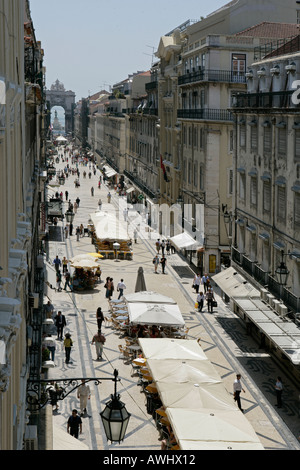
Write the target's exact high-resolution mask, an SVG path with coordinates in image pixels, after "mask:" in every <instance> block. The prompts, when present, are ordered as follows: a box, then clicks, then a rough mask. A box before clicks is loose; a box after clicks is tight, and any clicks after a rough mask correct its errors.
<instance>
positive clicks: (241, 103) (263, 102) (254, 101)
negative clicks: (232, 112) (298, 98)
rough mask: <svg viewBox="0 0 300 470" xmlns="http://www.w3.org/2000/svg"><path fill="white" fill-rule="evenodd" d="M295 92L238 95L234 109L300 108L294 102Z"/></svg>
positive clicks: (235, 98) (234, 102)
mask: <svg viewBox="0 0 300 470" xmlns="http://www.w3.org/2000/svg"><path fill="white" fill-rule="evenodd" d="M293 93H294V90H288V91H273V92H261V93H236V94H234V95H233V108H272V109H273V108H299V105H297V104H294V103H293V102H292V94H293Z"/></svg>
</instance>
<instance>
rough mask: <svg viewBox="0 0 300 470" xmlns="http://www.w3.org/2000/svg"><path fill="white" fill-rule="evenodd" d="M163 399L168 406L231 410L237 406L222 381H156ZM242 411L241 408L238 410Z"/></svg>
mask: <svg viewBox="0 0 300 470" xmlns="http://www.w3.org/2000/svg"><path fill="white" fill-rule="evenodd" d="M156 386H157V390H158V392H159V396H160V399H161V401H162V402H163V404H164V406H165V407H166V408H185V409H194V408H195V404H197V405H196V406H197V407H199V408H206V409H208V410H231V411H235V410H236V409H237V408H236V406H235V404H234V402H233V399H232V396H230V395H229V393H228V392H227V391H226V389H225V387H224V385H223V384H222V383H200V382H199V383H194V382H184V383H176V386H175V384H174V383H169V382H156ZM238 411H239V412H240V410H238Z"/></svg>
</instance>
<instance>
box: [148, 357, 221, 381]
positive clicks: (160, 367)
mask: <svg viewBox="0 0 300 470" xmlns="http://www.w3.org/2000/svg"><path fill="white" fill-rule="evenodd" d="M147 366H148V368H149V369H150V371H151V376H152V377H153V380H154V381H155V382H156V383H157V382H167V383H176V384H177V383H184V382H193V383H221V382H222V381H221V378H220V376H219V374H218V373H217V372H216V370H215V368H214V367H213V365H212V364H211V362H210V361H209V360H208V359H207V360H206V361H205V360H202V361H198V360H189V359H188V360H184V359H183V360H174V359H164V360H156V359H148V361H147Z"/></svg>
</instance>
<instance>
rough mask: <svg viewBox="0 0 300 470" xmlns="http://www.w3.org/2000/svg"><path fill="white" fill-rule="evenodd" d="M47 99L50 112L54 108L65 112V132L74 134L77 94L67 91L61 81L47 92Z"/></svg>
mask: <svg viewBox="0 0 300 470" xmlns="http://www.w3.org/2000/svg"><path fill="white" fill-rule="evenodd" d="M46 93H47V94H46V99H47V101H48V102H49V104H50V110H51V109H52V108H53V107H54V106H61V107H62V108H64V110H65V120H66V121H65V132H66V134H72V135H73V134H74V109H75V96H76V95H75V93H74V92H73V91H66V89H65V87H64V85H63V84H62V83H61V82H60V81H59V80H56V82H55V83H54V84H53V85H52V86H51V88H50V90H47V92H46Z"/></svg>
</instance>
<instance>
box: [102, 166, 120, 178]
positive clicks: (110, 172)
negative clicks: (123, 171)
mask: <svg viewBox="0 0 300 470" xmlns="http://www.w3.org/2000/svg"><path fill="white" fill-rule="evenodd" d="M103 169H104V170H105V176H107V178H111V177H112V176H115V175H116V174H117V172H116V171H115V170H114V169H113V168H111V167H110V166H108V165H104V167H103Z"/></svg>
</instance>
